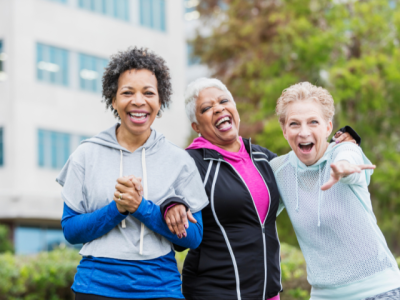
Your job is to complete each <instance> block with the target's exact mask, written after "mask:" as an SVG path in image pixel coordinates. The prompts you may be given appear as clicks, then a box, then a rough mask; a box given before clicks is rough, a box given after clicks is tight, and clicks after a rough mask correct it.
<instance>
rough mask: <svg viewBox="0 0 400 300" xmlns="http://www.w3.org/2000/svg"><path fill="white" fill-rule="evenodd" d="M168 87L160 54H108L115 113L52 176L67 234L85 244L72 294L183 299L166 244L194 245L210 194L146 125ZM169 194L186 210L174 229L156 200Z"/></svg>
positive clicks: (189, 165) (108, 87) (107, 82)
mask: <svg viewBox="0 0 400 300" xmlns="http://www.w3.org/2000/svg"><path fill="white" fill-rule="evenodd" d="M171 93H172V89H171V78H170V74H169V69H168V67H167V66H166V64H165V61H164V60H163V59H162V58H161V57H159V56H157V55H156V54H154V53H152V52H150V51H148V50H147V49H138V48H134V49H128V50H127V51H124V52H120V53H118V54H116V55H114V56H112V57H111V60H110V62H109V64H108V66H107V68H106V70H105V73H104V75H103V97H104V99H105V103H106V107H107V108H110V109H111V111H112V112H113V114H114V116H115V117H117V118H118V119H119V122H118V123H116V124H115V125H114V126H112V127H111V128H109V129H107V130H105V131H103V132H101V133H100V134H98V135H97V136H95V137H93V138H91V139H88V140H85V141H83V142H82V144H81V145H80V146H79V147H78V148H77V150H76V151H75V152H74V153H73V154H72V155H71V156H70V158H69V160H68V162H67V163H66V165H65V166H64V168H63V169H62V171H61V173H60V174H59V176H58V177H57V182H58V183H59V184H60V185H61V186H62V187H63V188H62V198H63V200H64V212H63V217H62V221H61V224H62V228H63V231H64V235H65V238H66V239H67V241H69V242H70V243H71V244H81V243H83V244H84V245H83V247H82V249H81V251H80V254H81V255H82V260H81V262H80V264H79V266H78V270H77V273H76V275H75V280H74V284H73V286H72V290H73V291H74V292H75V294H76V299H77V300H103V299H104V300H106V299H165V300H166V299H183V295H182V293H181V280H180V274H179V272H178V269H177V265H176V261H175V255H174V251H173V248H172V243H174V244H176V245H179V246H183V247H188V248H193V249H194V248H196V247H197V246H198V245H199V244H200V242H201V239H202V218H201V209H202V208H203V207H204V206H206V205H207V204H208V199H207V196H206V194H205V192H204V189H203V186H202V182H201V179H200V176H199V174H198V171H197V168H196V165H195V164H194V162H193V160H192V159H191V158H190V156H189V155H188V154H187V153H186V152H185V151H184V150H182V149H180V148H178V147H176V146H175V145H173V144H172V143H170V142H169V141H167V140H166V139H165V137H164V136H163V135H162V134H161V133H159V132H157V131H156V130H154V129H152V128H151V125H152V124H153V121H154V120H155V118H156V116H157V115H159V114H160V112H161V110H162V109H163V108H164V107H166V106H168V104H169V103H170V101H171V99H170V97H171ZM171 202H173V203H182V202H184V203H185V205H186V206H187V207H188V208H189V209H190V210H191V212H192V213H193V216H191V215H190V220H191V221H192V222H193V224H191V225H190V227H189V228H186V229H185V230H183V229H182V228H180V229H181V232H182V234H180V235H179V236H176V235H175V234H172V233H171V232H170V230H169V228H168V227H167V225H166V223H165V222H164V220H163V211H162V210H161V208H160V207H161V206H164V207H168V204H169V203H171ZM185 225H186V227H188V223H187V220H186V222H185ZM182 227H183V226H182ZM182 237H184V238H182Z"/></svg>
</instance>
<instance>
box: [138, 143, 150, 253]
mask: <svg viewBox="0 0 400 300" xmlns="http://www.w3.org/2000/svg"><path fill="white" fill-rule="evenodd" d="M142 169H143V178H142V185H143V194H144V195H143V197H144V199H147V195H148V190H147V169H146V150H145V148H144V147H143V150H142ZM143 235H144V224H143V223H142V224H141V226H140V247H139V254H140V255H143Z"/></svg>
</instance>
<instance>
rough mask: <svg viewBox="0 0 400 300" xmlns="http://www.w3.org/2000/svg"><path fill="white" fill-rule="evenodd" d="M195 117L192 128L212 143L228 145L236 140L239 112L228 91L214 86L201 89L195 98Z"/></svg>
mask: <svg viewBox="0 0 400 300" xmlns="http://www.w3.org/2000/svg"><path fill="white" fill-rule="evenodd" d="M196 119H197V123H192V127H193V129H194V130H195V131H196V132H197V133H201V135H202V136H203V137H204V138H205V139H207V140H208V141H210V142H211V143H212V144H214V145H218V146H228V145H230V144H232V143H235V142H237V139H238V135H239V113H238V111H237V109H236V105H235V102H233V100H232V98H231V97H230V96H229V94H228V93H226V92H224V91H221V90H220V89H217V88H215V87H211V88H206V89H204V90H202V91H201V92H200V93H199V96H198V97H197V100H196Z"/></svg>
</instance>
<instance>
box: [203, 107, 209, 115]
mask: <svg viewBox="0 0 400 300" xmlns="http://www.w3.org/2000/svg"><path fill="white" fill-rule="evenodd" d="M209 109H210V107H205V108H203V109H202V110H201V113H202V114H204V113H205V112H206V111H207V110H209Z"/></svg>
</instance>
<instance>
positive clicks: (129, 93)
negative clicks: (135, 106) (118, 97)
mask: <svg viewBox="0 0 400 300" xmlns="http://www.w3.org/2000/svg"><path fill="white" fill-rule="evenodd" d="M122 95H132V92H129V91H126V92H123V93H122Z"/></svg>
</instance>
